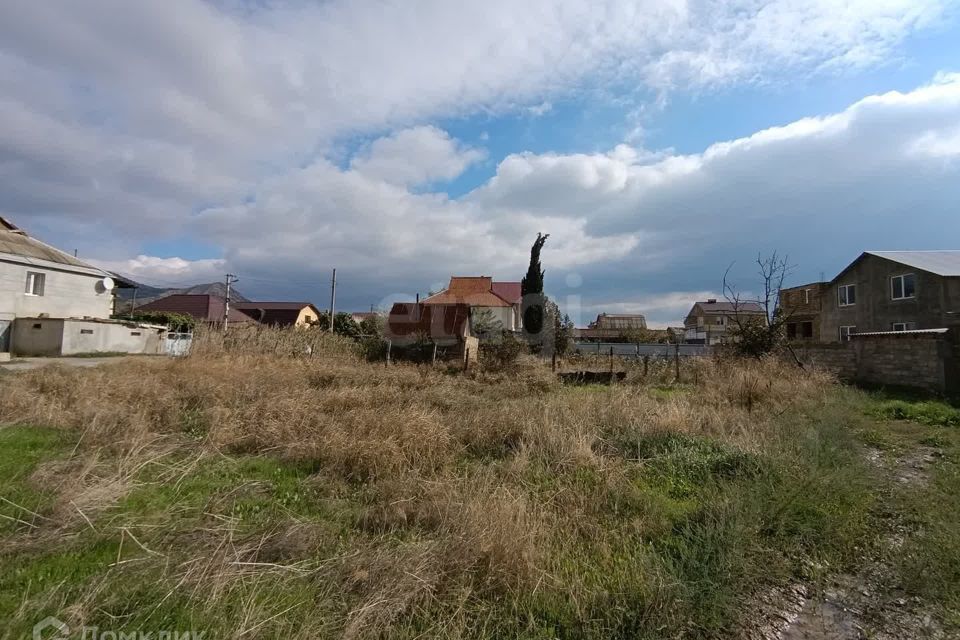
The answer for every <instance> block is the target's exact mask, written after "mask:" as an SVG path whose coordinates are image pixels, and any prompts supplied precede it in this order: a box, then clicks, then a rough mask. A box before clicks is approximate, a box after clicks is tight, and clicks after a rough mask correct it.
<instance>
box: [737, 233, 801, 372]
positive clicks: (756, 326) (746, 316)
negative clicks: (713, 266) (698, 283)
mask: <svg viewBox="0 0 960 640" xmlns="http://www.w3.org/2000/svg"><path fill="white" fill-rule="evenodd" d="M757 267H758V275H759V276H760V282H761V293H760V295H759V296H758V297H757V298H745V297H744V296H743V294H742V293H741V292H740V290H739V289H738V288H737V286H736V285H735V284H733V283H731V282H730V279H729V276H730V269H732V268H733V263H731V264H730V266H729V267H727V270H726V271H725V272H724V274H723V297H724V298H726V300H727V302H729V303H730V305H731V306H732V307H733V321H734V323H735V324H736V327H735V328H734V334H735V336H736V338H737V341H736V345H737V346H736V348H737V351H739V352H740V353H741V354H743V355H750V356H754V357H757V358H759V357H761V356H763V355H765V354H767V353H770V352H771V351H773V350H774V349H776V348H777V347H778V346H780V345H781V344H783V336H784V327H785V326H786V324H787V322H788V321H789V320H790V316H791V315H792V311H791V310H789V309H784V308H783V305H781V304H780V291H781V290H782V289H783V283H784V281H785V280H786V279H787V276H789V275H790V273H791V272H792V271H793V266H792V265H790V262H789V260H788V258H787V256H781V255H779V254H778V253H777V252H776V251H774V252H773V253H771V254H770V255H769V256H764V255H763V254H757ZM754 305H759V306H760V307H761V308H762V310H763V317H762V318H760V317H759V315H760V314H758V313H756V312H755V311H751V312H749V313H748V312H747V307H748V306H749V307H750V308H751V309H754V308H755V306H754ZM794 358H796V356H795V355H794ZM797 364H800V362H799V360H798V361H797ZM801 366H802V365H801Z"/></svg>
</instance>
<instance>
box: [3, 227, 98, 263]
mask: <svg viewBox="0 0 960 640" xmlns="http://www.w3.org/2000/svg"><path fill="white" fill-rule="evenodd" d="M0 253H6V254H9V255H12V256H16V257H19V258H23V259H24V261H25V262H30V260H31V259H34V260H46V261H47V262H53V263H56V264H64V265H69V266H72V267H82V268H84V269H92V270H94V271H98V272H101V273H103V274H104V275H106V272H105V271H102V270H101V269H97V268H96V267H94V266H93V265H91V264H88V263H86V262H84V261H83V260H79V259H77V258H75V257H73V256H72V255H70V254H69V253H65V252H63V251H60V250H59V249H56V248H54V247H51V246H50V245H48V244H46V243H43V242H40V241H39V240H37V239H36V238H31V237H30V236H28V235H27V234H26V233H25V232H24V231H22V230H20V229H18V228H17V227H16V226H15V225H14V224H12V223H11V222H9V221H7V220H4V219H3V218H0Z"/></svg>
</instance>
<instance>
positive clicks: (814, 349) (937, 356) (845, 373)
mask: <svg viewBox="0 0 960 640" xmlns="http://www.w3.org/2000/svg"><path fill="white" fill-rule="evenodd" d="M796 353H797V355H798V356H799V357H800V359H801V361H803V362H804V363H805V364H809V365H811V366H814V367H820V368H823V369H826V370H828V371H831V372H833V373H834V374H836V375H837V377H838V378H840V379H842V380H847V381H851V382H864V383H869V384H879V385H891V386H901V387H914V388H918V389H924V390H927V391H934V392H937V393H949V394H957V393H960V341H958V331H957V329H953V330H951V331H950V332H948V333H945V334H929V333H921V334H917V333H900V334H896V333H891V334H884V335H871V336H867V335H858V336H856V337H855V338H854V339H853V340H851V341H850V342H847V343H844V344H816V345H807V346H804V347H801V348H799V349H797V350H796Z"/></svg>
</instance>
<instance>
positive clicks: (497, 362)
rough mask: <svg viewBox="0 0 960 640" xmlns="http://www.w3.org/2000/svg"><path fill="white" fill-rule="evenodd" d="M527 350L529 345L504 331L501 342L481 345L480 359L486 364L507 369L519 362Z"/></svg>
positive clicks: (494, 341)
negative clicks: (521, 355)
mask: <svg viewBox="0 0 960 640" xmlns="http://www.w3.org/2000/svg"><path fill="white" fill-rule="evenodd" d="M526 350H527V344H526V343H525V342H523V341H522V340H518V339H517V338H516V337H514V335H513V334H512V333H510V332H509V331H503V332H502V333H501V334H500V339H499V340H493V341H490V342H485V343H483V344H481V345H480V358H481V360H482V361H483V362H484V363H489V364H492V365H494V366H497V367H506V366H509V365H511V364H513V363H514V362H516V361H517V358H519V357H520V354H522V353H524V352H525V351H526Z"/></svg>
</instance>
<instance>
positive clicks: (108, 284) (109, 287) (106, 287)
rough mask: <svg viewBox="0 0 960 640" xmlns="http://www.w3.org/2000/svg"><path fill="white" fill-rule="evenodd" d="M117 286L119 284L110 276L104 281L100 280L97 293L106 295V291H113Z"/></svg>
mask: <svg viewBox="0 0 960 640" xmlns="http://www.w3.org/2000/svg"><path fill="white" fill-rule="evenodd" d="M116 286H117V284H116V283H115V282H114V281H113V278H111V277H110V276H107V277H106V278H104V279H103V280H100V281H99V282H97V291H99V292H100V293H104V292H106V291H113V288H114V287H116Z"/></svg>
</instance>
